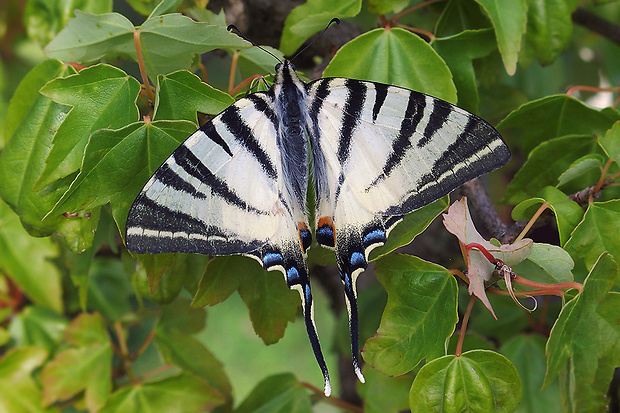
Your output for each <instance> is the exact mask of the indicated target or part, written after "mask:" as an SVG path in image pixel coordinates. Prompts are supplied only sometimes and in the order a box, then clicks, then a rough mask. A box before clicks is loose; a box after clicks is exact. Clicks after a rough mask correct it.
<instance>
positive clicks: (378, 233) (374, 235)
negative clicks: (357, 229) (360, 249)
mask: <svg viewBox="0 0 620 413" xmlns="http://www.w3.org/2000/svg"><path fill="white" fill-rule="evenodd" d="M385 240H386V237H385V231H384V230H382V229H380V228H377V229H373V230H372V231H370V232H369V233H367V234H366V235H364V246H365V247H368V246H369V245H372V244H377V243H380V242H385Z"/></svg>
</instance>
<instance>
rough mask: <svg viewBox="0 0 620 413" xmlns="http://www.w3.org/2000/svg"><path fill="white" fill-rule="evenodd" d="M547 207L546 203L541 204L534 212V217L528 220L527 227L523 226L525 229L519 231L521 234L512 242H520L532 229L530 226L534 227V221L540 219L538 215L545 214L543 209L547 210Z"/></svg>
mask: <svg viewBox="0 0 620 413" xmlns="http://www.w3.org/2000/svg"><path fill="white" fill-rule="evenodd" d="M548 207H549V204H548V203H546V202H543V203H542V205H541V206H540V208H538V210H537V211H536V213H535V214H534V216H533V217H532V218H530V220H529V221H528V223H527V225H526V226H525V228H523V231H521V233H520V234H519V235H518V236H517V238H516V239H515V240H514V242H518V241H521V240H522V239H523V238H524V237H525V235H526V234H527V233H528V231H529V230H530V229H531V228H532V226H533V225H534V223H535V222H536V220H538V218H539V217H540V215H541V214H542V213H543V212H545V209H547V208H548Z"/></svg>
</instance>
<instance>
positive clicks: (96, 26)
mask: <svg viewBox="0 0 620 413" xmlns="http://www.w3.org/2000/svg"><path fill="white" fill-rule="evenodd" d="M133 31H134V26H133V24H132V23H131V22H130V21H129V20H128V19H127V18H126V17H125V16H123V15H121V14H118V13H106V14H100V15H94V14H91V13H84V12H81V11H79V10H76V11H75V18H73V19H69V22H68V23H67V25H66V26H65V28H64V29H62V31H61V32H60V33H58V35H57V36H56V37H55V38H54V39H53V40H52V41H51V42H50V43H49V44H48V45H47V46H46V47H45V49H44V52H45V54H46V55H47V56H48V57H50V58H52V59H58V60H62V61H64V62H77V63H88V62H94V61H96V60H99V59H101V58H103V57H104V56H109V57H113V56H118V55H120V56H125V57H132V58H133V60H136V57H135V56H136V48H135V45H134V42H133Z"/></svg>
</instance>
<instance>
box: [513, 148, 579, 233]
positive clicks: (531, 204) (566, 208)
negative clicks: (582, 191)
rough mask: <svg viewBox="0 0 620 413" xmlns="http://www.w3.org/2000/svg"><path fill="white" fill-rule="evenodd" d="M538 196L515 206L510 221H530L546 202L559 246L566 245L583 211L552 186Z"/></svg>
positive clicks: (544, 189)
mask: <svg viewBox="0 0 620 413" xmlns="http://www.w3.org/2000/svg"><path fill="white" fill-rule="evenodd" d="M541 146H542V145H541ZM532 153H533V152H532ZM538 195H539V197H537V198H530V199H527V200H525V201H522V202H521V203H519V204H518V205H517V206H515V207H514V209H513V210H512V219H514V220H515V221H526V220H530V218H532V217H533V216H534V214H535V213H536V211H537V210H538V208H539V207H540V205H542V204H543V202H546V203H547V204H549V207H550V208H551V210H552V211H553V213H554V215H555V220H556V223H557V226H558V233H559V235H560V245H564V244H566V242H567V241H568V239H569V238H570V235H571V233H572V232H573V230H574V229H575V227H576V226H577V225H579V222H581V218H582V217H583V209H581V206H579V204H578V203H576V202H575V201H572V200H571V199H570V198H569V197H568V195H566V194H565V193H564V192H562V191H560V190H559V189H557V188H554V187H552V186H547V187H545V188H543V189H542V190H541V191H540V192H539V193H538Z"/></svg>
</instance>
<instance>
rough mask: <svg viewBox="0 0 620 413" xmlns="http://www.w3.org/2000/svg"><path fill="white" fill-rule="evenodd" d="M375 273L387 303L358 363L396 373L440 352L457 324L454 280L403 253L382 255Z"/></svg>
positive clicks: (441, 269)
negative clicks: (364, 362)
mask: <svg viewBox="0 0 620 413" xmlns="http://www.w3.org/2000/svg"><path fill="white" fill-rule="evenodd" d="M375 271H376V276H377V280H379V282H380V283H381V284H382V285H383V286H384V287H385V289H386V290H387V292H388V302H387V305H386V306H385V310H384V312H383V316H382V318H381V325H380V326H379V329H378V330H377V333H376V334H375V336H374V337H373V338H371V339H370V340H368V341H367V342H366V345H365V346H364V350H363V352H362V355H363V356H364V360H366V362H368V363H369V364H370V365H371V366H373V367H374V368H376V369H377V370H379V371H382V372H384V373H385V374H389V375H400V374H404V373H407V372H409V371H411V370H412V369H413V368H414V367H415V366H416V365H417V364H418V363H419V362H420V360H422V359H423V358H427V359H428V360H430V359H432V358H434V357H436V356H437V355H442V354H445V350H444V346H445V342H446V340H447V338H448V337H450V335H451V334H452V332H453V331H454V326H455V325H456V321H457V313H456V304H457V303H456V294H457V285H456V280H455V279H454V277H452V276H451V275H450V273H449V272H448V271H447V270H446V269H445V268H442V267H440V266H438V265H436V264H432V263H430V262H426V261H423V260H421V259H419V258H417V257H411V256H406V255H390V256H387V257H384V258H383V259H381V261H378V262H377V264H376V266H375Z"/></svg>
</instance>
